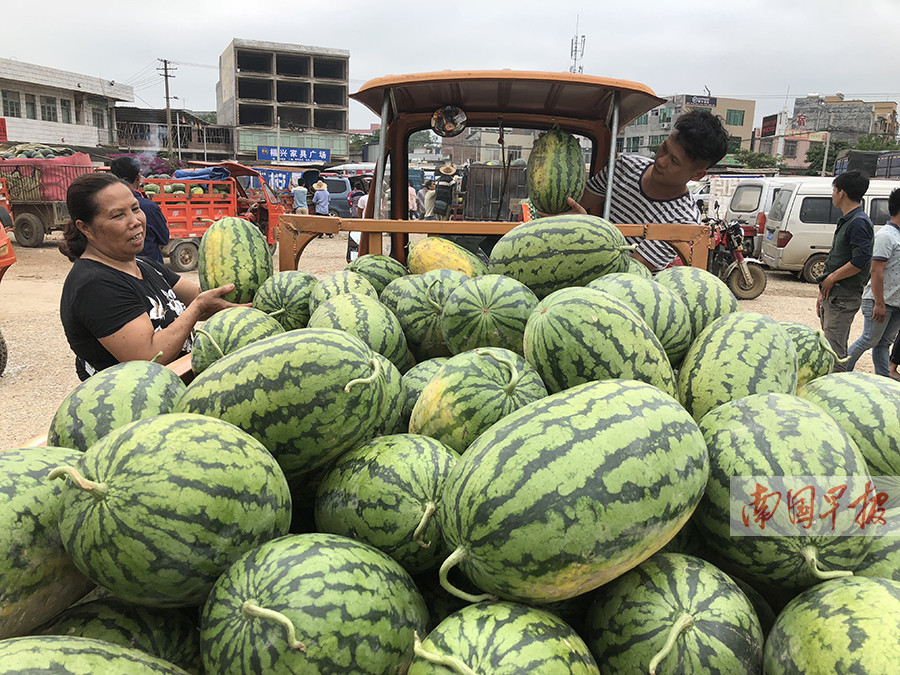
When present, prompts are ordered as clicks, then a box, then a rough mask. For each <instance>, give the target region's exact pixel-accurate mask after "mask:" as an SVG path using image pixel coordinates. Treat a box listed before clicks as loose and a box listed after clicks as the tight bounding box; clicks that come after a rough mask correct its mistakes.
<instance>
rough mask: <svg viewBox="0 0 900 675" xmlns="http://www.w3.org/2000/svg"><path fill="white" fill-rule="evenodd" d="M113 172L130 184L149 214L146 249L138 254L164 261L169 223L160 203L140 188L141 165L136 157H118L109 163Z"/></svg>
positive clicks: (145, 211)
mask: <svg viewBox="0 0 900 675" xmlns="http://www.w3.org/2000/svg"><path fill="white" fill-rule="evenodd" d="M109 170H110V172H112V174H113V175H114V176H116V177H118V178H120V179H121V180H122V181H123V182H125V183H127V184H128V187H130V188H131V191H132V192H133V193H134V196H135V197H136V198H137V200H138V205H139V206H140V207H141V211H143V212H144V215H145V216H147V230H146V232H144V249H143V250H142V251H141V252H140V253H139V254H138V255H141V256H144V257H145V258H150V259H151V260H156V261H157V262H160V263H162V262H163V256H162V251H160V250H159V249H160V247H162V246H165V245H166V244H168V243H169V224H168V223H167V222H166V217H165V216H164V215H163V213H162V209H160V208H159V204H157V203H156V202H154V201H152V200H150V199H147V198H146V197H144V195H142V194H141V193H140V192H138V190H140V187H141V165H140V163H138V161H137V160H136V159H135V158H134V157H116V158H115V159H114V160H113V161H111V162H110V163H109Z"/></svg>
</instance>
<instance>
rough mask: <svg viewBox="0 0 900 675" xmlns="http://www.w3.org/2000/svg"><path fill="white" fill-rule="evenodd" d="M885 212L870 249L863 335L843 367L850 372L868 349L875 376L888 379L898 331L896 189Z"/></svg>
mask: <svg viewBox="0 0 900 675" xmlns="http://www.w3.org/2000/svg"><path fill="white" fill-rule="evenodd" d="M888 213H889V214H890V216H891V219H890V220H889V221H888V222H887V223H886V224H885V226H884V227H882V228H881V229H880V230H879V231H878V233H877V234H876V235H875V238H874V243H873V246H872V276H871V278H870V279H869V283H868V284H866V288H865V290H864V291H863V294H862V314H863V318H864V319H865V323H864V325H863V332H862V335H860V336H859V339H858V340H857V341H856V342H854V343H853V345H852V346H851V347H850V351H849V354H848V356H849V360H848V361H847V363H845V364H844V369H845V370H847V371H851V370H853V368H854V366H855V365H856V362H857V360H859V357H860V356H862V355H863V354H864V353H865V352H866V350H867V349H871V350H872V363H873V364H874V366H875V374H876V375H882V376H883V377H889V376H890V359H889V352H890V349H891V344H892V343H893V342H894V340H895V338H896V337H897V334H898V332H900V188H898V189H896V190H894V191H893V192H891V194H890V197H889V198H888ZM894 370H895V371H896V366H895V368H894Z"/></svg>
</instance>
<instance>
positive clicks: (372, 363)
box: [344, 357, 381, 394]
mask: <svg viewBox="0 0 900 675" xmlns="http://www.w3.org/2000/svg"><path fill="white" fill-rule="evenodd" d="M369 367H370V368H372V374H371V375H369V377H358V378H356V379H355V380H350V381H349V382H348V383H347V386H345V387H344V393H347V394H349V393H350V390H351V389H353V387H355V386H356V385H358V384H372V383H373V382H374V381H375V380H377V379H378V376H379V375H381V362H380V361H379V360H378V359H376V358H374V357H373V358H371V359H369Z"/></svg>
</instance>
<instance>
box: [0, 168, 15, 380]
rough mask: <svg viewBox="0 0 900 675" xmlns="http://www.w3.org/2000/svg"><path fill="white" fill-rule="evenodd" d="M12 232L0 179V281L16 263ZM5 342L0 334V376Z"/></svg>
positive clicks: (2, 368) (2, 181)
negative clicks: (10, 239) (10, 234)
mask: <svg viewBox="0 0 900 675" xmlns="http://www.w3.org/2000/svg"><path fill="white" fill-rule="evenodd" d="M12 231H13V219H12V210H11V208H10V202H9V192H7V190H6V180H5V179H3V178H0V280H2V279H3V275H4V274H6V270H8V269H9V267H10V265H12V264H13V263H14V262H16V254H15V252H14V251H13V247H12V243H11V242H10V241H9V233H10V232H12ZM6 359H7V353H6V340H4V339H3V333H0V375H2V374H3V371H4V370H6Z"/></svg>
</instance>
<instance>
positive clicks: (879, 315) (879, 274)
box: [872, 260, 887, 323]
mask: <svg viewBox="0 0 900 675" xmlns="http://www.w3.org/2000/svg"><path fill="white" fill-rule="evenodd" d="M885 267H887V260H872V297H873V298H874V299H875V308H874V309H873V310H872V320H873V321H877V322H878V323H881V322H882V321H884V316H885V314H886V313H887V308H886V307H885V306H884V268H885Z"/></svg>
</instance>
